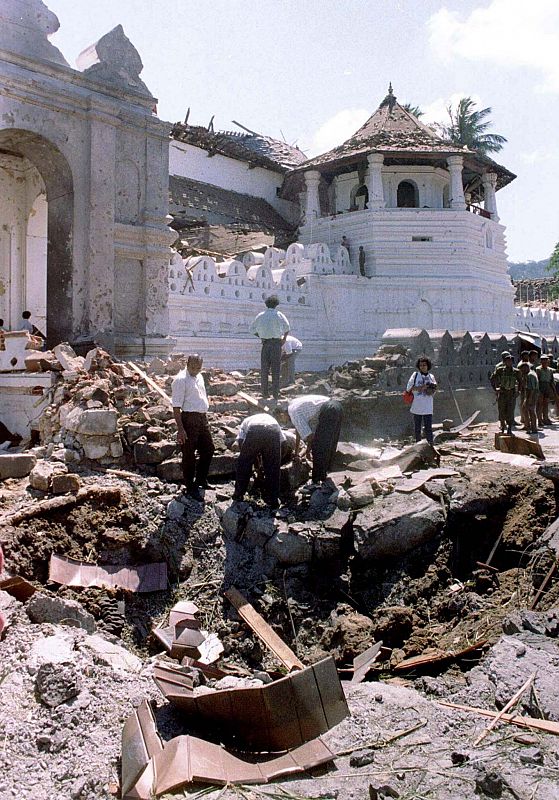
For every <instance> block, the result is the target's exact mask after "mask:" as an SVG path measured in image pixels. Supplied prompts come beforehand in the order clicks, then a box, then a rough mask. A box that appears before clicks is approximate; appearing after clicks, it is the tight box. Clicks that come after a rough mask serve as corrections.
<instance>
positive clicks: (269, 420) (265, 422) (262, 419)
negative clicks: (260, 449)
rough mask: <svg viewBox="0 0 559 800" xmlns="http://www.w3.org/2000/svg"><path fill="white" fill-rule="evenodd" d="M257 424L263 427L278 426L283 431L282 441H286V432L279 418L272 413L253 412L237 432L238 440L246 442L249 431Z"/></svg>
mask: <svg viewBox="0 0 559 800" xmlns="http://www.w3.org/2000/svg"><path fill="white" fill-rule="evenodd" d="M255 426H258V427H261V428H262V427H263V428H277V429H279V431H280V433H281V441H282V442H284V441H285V434H284V432H283V431H282V429H281V427H280V424H279V422H278V421H277V419H275V418H274V417H272V415H271V414H253V415H252V416H250V417H247V418H246V419H245V420H244V421H243V423H242V424H241V427H240V428H239V433H238V434H237V441H238V442H239V443H240V442H244V440H245V439H246V437H247V433H248V432H249V430H250V429H251V428H253V427H255Z"/></svg>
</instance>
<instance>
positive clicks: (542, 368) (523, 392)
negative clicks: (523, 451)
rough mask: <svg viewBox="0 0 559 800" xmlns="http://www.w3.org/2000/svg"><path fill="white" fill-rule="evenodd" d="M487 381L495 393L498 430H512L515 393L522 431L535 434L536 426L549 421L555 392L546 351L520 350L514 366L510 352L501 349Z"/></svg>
mask: <svg viewBox="0 0 559 800" xmlns="http://www.w3.org/2000/svg"><path fill="white" fill-rule="evenodd" d="M490 381H491V386H492V387H493V389H494V390H495V392H496V394H497V407H498V413H499V424H500V427H501V433H505V432H506V433H508V434H512V432H513V431H512V428H513V426H514V424H515V421H514V412H515V407H516V398H517V396H519V397H520V417H521V421H522V426H523V428H524V430H525V431H526V433H530V434H531V433H537V432H538V429H539V428H543V427H544V426H546V425H552V424H553V423H552V421H551V419H550V418H549V405H550V403H557V393H556V388H555V376H554V371H553V367H552V359H551V357H550V356H549V355H548V354H547V353H542V354H541V355H540V354H539V352H538V351H537V350H523V351H522V353H521V354H520V361H519V362H518V367H515V366H514V359H513V357H512V354H511V353H510V352H509V351H508V350H504V351H503V352H502V353H501V361H500V362H499V363H498V364H497V365H496V367H495V370H494V372H493V374H492V375H491V378H490Z"/></svg>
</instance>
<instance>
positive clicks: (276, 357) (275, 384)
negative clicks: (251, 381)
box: [260, 339, 281, 400]
mask: <svg viewBox="0 0 559 800" xmlns="http://www.w3.org/2000/svg"><path fill="white" fill-rule="evenodd" d="M280 364H281V339H263V340H262V352H261V353H260V389H261V390H262V394H263V395H264V397H268V375H269V373H270V371H271V373H272V394H273V395H274V397H275V398H276V400H277V398H278V397H279V384H280Z"/></svg>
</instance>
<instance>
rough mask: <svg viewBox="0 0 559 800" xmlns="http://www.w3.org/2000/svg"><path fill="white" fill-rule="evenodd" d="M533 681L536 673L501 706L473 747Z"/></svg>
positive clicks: (516, 701)
mask: <svg viewBox="0 0 559 800" xmlns="http://www.w3.org/2000/svg"><path fill="white" fill-rule="evenodd" d="M535 679H536V673H535V672H532V674H531V675H530V677H529V678H528V680H527V681H525V682H524V683H523V684H522V686H521V687H520V689H519V690H518V691H517V692H515V694H514V695H513V696H512V697H511V699H510V700H509V701H508V703H506V704H505V705H504V706H503V708H502V709H501V710H500V711H499V713H498V714H497V716H496V717H493V719H492V720H491V722H490V723H489V725H488V726H487V728H486V729H485V730H484V731H483V733H480V735H479V736H478V737H477V739H476V740H475V742H474V747H477V745H478V744H481V742H483V740H484V739H485V737H486V736H487V734H488V733H489V731H491V730H493V728H494V727H495V725H496V724H497V723H498V722H499V720H500V719H502V718H503V716H504V715H505V714H506V713H507V711H510V710H511V708H512V707H513V706H515V705H516V704H517V703H518V701H519V700H520V698H521V697H522V695H523V694H524V692H525V691H527V689H528V688H529V687H530V686H531V685H532V684H533V682H534V681H535Z"/></svg>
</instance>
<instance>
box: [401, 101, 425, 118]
mask: <svg viewBox="0 0 559 800" xmlns="http://www.w3.org/2000/svg"><path fill="white" fill-rule="evenodd" d="M402 108H403V109H405V110H406V111H409V113H410V114H413V115H414V117H422V116H423V111H422V110H421V109H420V108H419V106H412V104H411V103H404V104H403V106H402Z"/></svg>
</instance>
